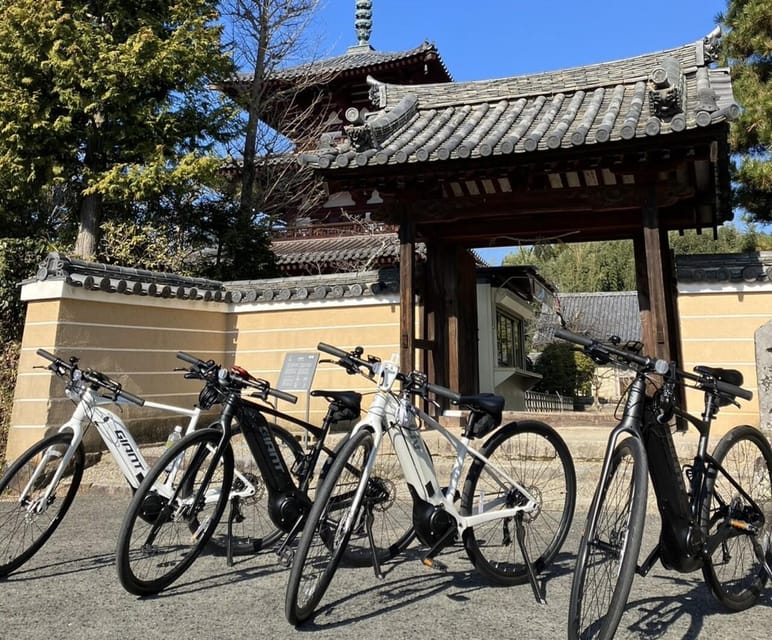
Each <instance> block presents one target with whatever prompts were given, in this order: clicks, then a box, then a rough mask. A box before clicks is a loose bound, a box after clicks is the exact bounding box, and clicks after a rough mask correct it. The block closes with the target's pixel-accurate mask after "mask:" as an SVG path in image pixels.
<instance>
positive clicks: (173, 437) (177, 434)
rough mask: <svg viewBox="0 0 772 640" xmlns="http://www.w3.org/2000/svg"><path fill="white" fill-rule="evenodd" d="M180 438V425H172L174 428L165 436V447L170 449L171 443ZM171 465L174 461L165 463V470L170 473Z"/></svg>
mask: <svg viewBox="0 0 772 640" xmlns="http://www.w3.org/2000/svg"><path fill="white" fill-rule="evenodd" d="M181 439H182V427H181V426H180V425H177V426H176V427H174V430H173V431H172V432H171V433H170V434H169V437H168V438H166V448H167V449H171V448H172V445H173V444H174V443H175V442H177V441H178V440H181ZM173 467H174V462H170V463H169V464H168V465H166V472H167V473H170V472H171V470H172V468H173Z"/></svg>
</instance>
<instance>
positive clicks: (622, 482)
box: [568, 438, 648, 640]
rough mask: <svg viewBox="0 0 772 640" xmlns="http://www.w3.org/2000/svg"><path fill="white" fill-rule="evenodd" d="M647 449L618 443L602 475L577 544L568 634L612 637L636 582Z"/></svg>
mask: <svg viewBox="0 0 772 640" xmlns="http://www.w3.org/2000/svg"><path fill="white" fill-rule="evenodd" d="M647 491H648V477H647V467H646V451H645V449H644V448H643V443H642V442H641V441H640V440H639V439H638V438H626V439H625V440H623V441H622V442H620V443H619V444H618V445H617V447H616V449H615V450H614V453H613V455H612V458H611V466H610V467H609V471H608V474H607V476H606V477H605V478H603V479H602V480H601V483H600V484H599V485H598V489H597V490H596V493H595V497H594V498H593V502H592V507H591V508H590V513H589V515H588V517H587V525H586V528H585V531H584V535H583V536H582V540H581V542H580V544H579V553H578V555H577V561H576V569H575V571H574V578H573V581H572V583H571V600H570V604H569V610H568V638H569V640H574V639H576V638H581V639H582V640H586V639H589V638H598V639H600V640H609V639H610V638H613V636H614V633H615V632H616V629H617V626H618V625H619V621H620V619H621V618H622V612H623V611H624V608H625V604H626V602H627V597H628V595H629V594H630V587H631V586H632V584H633V577H634V574H635V567H636V564H637V562H638V552H639V551H640V549H641V539H642V537H643V523H644V519H645V516H646V493H647Z"/></svg>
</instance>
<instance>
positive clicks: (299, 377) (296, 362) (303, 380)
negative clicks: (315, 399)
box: [276, 352, 319, 446]
mask: <svg viewBox="0 0 772 640" xmlns="http://www.w3.org/2000/svg"><path fill="white" fill-rule="evenodd" d="M318 363H319V353H318V352H314V353H288V354H286V355H285V356H284V364H283V365H282V367H281V372H280V373H279V380H278V382H277V383H276V388H277V389H280V390H281V391H303V392H305V394H306V422H310V412H311V395H310V394H309V393H308V392H309V391H310V390H311V383H312V382H313V380H314V375H315V374H316V365H317V364H318ZM307 441H308V431H305V432H304V433H303V444H304V445H306V446H308V442H307Z"/></svg>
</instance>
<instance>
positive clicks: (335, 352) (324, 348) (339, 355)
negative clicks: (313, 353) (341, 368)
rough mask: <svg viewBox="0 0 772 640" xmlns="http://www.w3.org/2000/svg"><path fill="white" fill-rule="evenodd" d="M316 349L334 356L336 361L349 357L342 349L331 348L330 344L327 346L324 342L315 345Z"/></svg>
mask: <svg viewBox="0 0 772 640" xmlns="http://www.w3.org/2000/svg"><path fill="white" fill-rule="evenodd" d="M316 348H317V349H318V350H319V351H322V352H324V353H326V354H329V355H331V356H335V357H336V358H338V360H343V359H345V358H350V357H351V354H350V353H347V352H346V351H343V349H338V347H333V346H332V345H331V344H327V343H326V342H320V343H319V344H318V345H316Z"/></svg>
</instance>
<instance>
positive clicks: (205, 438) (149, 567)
mask: <svg viewBox="0 0 772 640" xmlns="http://www.w3.org/2000/svg"><path fill="white" fill-rule="evenodd" d="M221 437H222V434H221V433H220V432H219V431H218V430H216V429H202V430H200V431H194V432H193V433H190V434H188V435H187V436H185V437H183V438H182V439H181V440H180V441H179V442H177V443H175V444H174V445H173V446H172V447H171V448H170V449H168V450H167V451H166V452H165V453H164V454H163V455H162V456H161V458H160V459H159V460H158V462H157V463H156V464H155V465H153V466H152V467H151V468H150V470H149V471H148V474H147V476H146V477H145V478H144V479H143V480H142V483H141V484H140V486H139V488H138V489H137V491H136V493H135V494H134V497H133V499H132V501H131V504H130V505H129V508H128V510H127V511H126V515H125V516H124V519H123V523H122V524H121V528H120V533H119V536H118V546H117V551H116V561H115V564H116V569H117V572H118V579H119V581H120V583H121V585H122V586H123V588H124V589H126V591H128V592H129V593H133V594H135V595H138V596H147V595H153V594H156V593H158V592H159V591H162V590H163V589H165V588H166V587H168V586H169V585H171V584H172V583H173V582H174V581H175V580H177V579H178V578H179V577H180V576H181V575H182V574H183V573H184V572H185V571H186V570H187V569H188V567H190V565H191V564H192V563H193V561H194V560H195V559H196V558H197V557H198V555H199V554H200V553H201V551H202V550H203V548H204V547H205V545H206V544H207V542H208V541H209V539H210V537H211V536H212V534H213V533H214V530H215V528H216V527H217V525H218V523H219V520H220V517H221V516H222V513H223V510H224V509H225V505H226V503H227V501H228V495H229V492H230V488H231V483H232V481H233V451H232V449H231V447H230V443H228V444H227V445H226V446H225V448H224V449H223V452H222V459H221V460H220V459H217V458H216V457H215V455H214V453H215V448H216V447H217V445H218V444H219V442H220V439H221ZM180 456H181V457H180ZM178 459H179V460H181V461H182V462H181V465H182V466H181V467H180V468H179V470H178V471H177V473H176V475H175V478H174V482H173V484H172V487H171V489H170V491H171V492H172V495H171V499H169V498H165V497H163V496H162V495H161V493H159V491H160V490H161V489H160V487H161V486H162V485H163V483H164V481H165V480H167V478H168V476H169V475H170V474H169V472H167V471H166V468H167V467H169V466H170V465H172V464H173V463H174V462H175V460H178ZM210 468H213V469H214V471H213V475H212V477H211V478H210V480H209V482H208V483H207V484H206V485H205V486H202V483H203V479H204V476H205V475H206V474H207V472H208V471H209V469H210ZM199 491H201V492H202V495H206V494H209V495H210V496H212V498H213V499H212V500H206V499H205V500H204V503H203V504H200V503H198V504H195V505H194V504H192V503H191V499H192V497H193V496H195V495H197V493H198V492H199ZM204 512H205V513H206V518H203V519H202V518H201V514H202V513H204ZM191 521H195V522H196V523H197V526H196V532H195V533H194V534H193V535H191V524H190V523H191ZM154 530H155V531H154ZM149 534H153V538H152V540H150V539H149V537H148V536H149Z"/></svg>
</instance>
